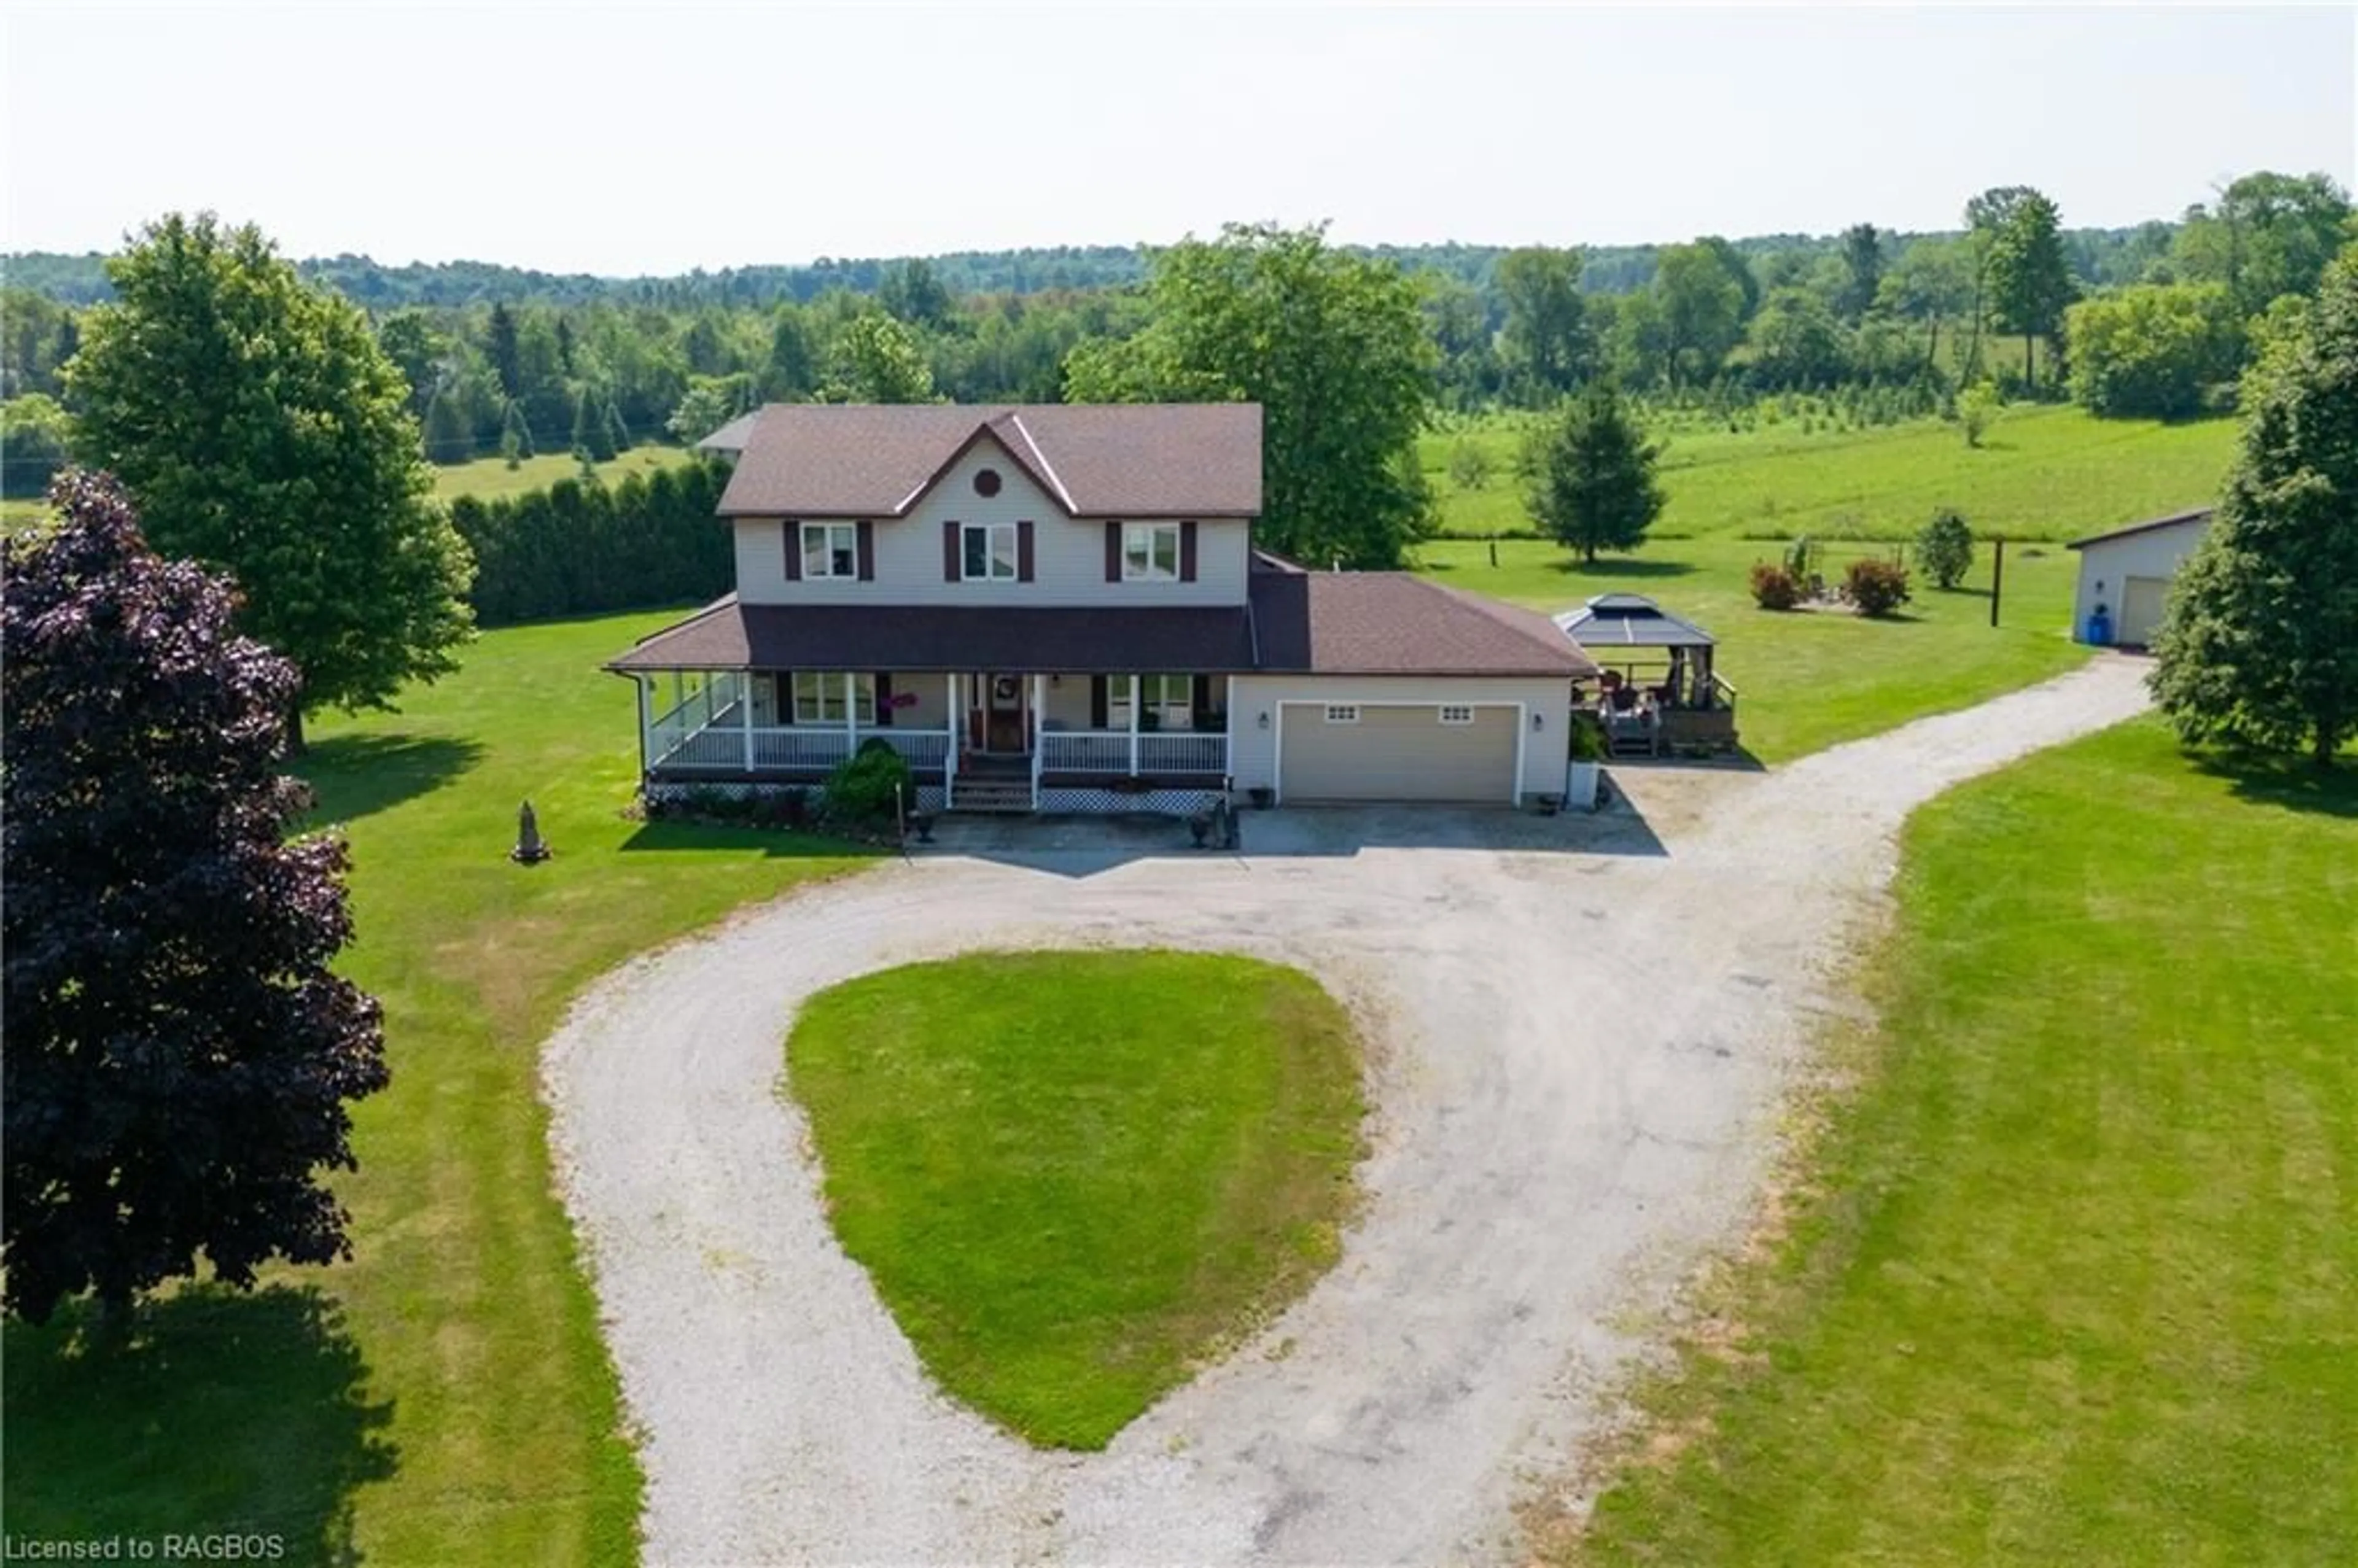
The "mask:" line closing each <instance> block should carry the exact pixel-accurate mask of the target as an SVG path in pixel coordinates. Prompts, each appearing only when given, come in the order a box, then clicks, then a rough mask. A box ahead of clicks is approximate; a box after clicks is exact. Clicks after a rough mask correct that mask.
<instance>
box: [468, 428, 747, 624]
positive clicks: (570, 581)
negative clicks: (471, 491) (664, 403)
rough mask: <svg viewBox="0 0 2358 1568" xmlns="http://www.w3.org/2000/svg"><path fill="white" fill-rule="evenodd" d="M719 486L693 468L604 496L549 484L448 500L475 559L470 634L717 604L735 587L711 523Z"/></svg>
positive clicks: (713, 467) (705, 469)
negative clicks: (478, 628) (486, 498)
mask: <svg viewBox="0 0 2358 1568" xmlns="http://www.w3.org/2000/svg"><path fill="white" fill-rule="evenodd" d="M728 477H729V474H728V470H727V469H725V468H723V467H722V466H721V465H719V464H718V463H708V462H693V463H686V464H682V465H681V466H679V467H676V468H665V469H657V470H654V472H653V473H649V474H636V473H633V474H629V475H626V476H625V477H624V478H623V479H622V481H621V482H619V483H617V484H613V485H608V484H605V483H603V482H602V481H596V480H591V481H581V480H574V479H561V480H558V481H557V482H556V483H555V484H552V485H550V486H549V487H548V488H547V489H546V490H535V491H528V492H525V493H524V494H522V495H515V496H501V497H498V498H497V499H494V500H491V501H484V500H481V499H479V498H478V497H475V496H471V495H463V496H460V497H459V498H458V499H457V500H455V501H453V502H452V503H450V521H451V523H452V524H454V525H455V526H456V527H457V528H458V530H459V532H460V535H462V536H463V537H464V538H465V539H466V541H467V545H468V547H469V548H471V549H472V550H473V551H474V552H475V587H474V591H473V593H472V594H471V595H470V597H471V600H473V603H474V606H475V622H476V624H477V625H480V626H512V625H514V624H515V623H516V622H523V621H546V620H550V619H553V618H555V617H558V616H566V615H595V614H603V613H605V612H607V611H616V610H648V609H654V608H657V607H660V606H663V605H666V604H678V603H682V602H684V601H695V602H698V603H701V602H704V601H706V600H713V599H718V598H719V597H720V596H721V595H722V594H724V593H726V592H728V591H729V589H730V588H731V587H732V586H734V579H735V577H736V551H735V546H734V545H733V543H732V540H731V537H730V530H729V527H728V525H727V524H724V523H722V522H721V521H720V519H719V518H718V517H717V516H715V515H714V514H713V508H714V507H715V506H717V505H718V504H719V501H720V492H721V488H722V486H723V485H725V484H726V483H727V482H728Z"/></svg>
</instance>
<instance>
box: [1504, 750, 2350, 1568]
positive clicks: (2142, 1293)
mask: <svg viewBox="0 0 2358 1568" xmlns="http://www.w3.org/2000/svg"><path fill="white" fill-rule="evenodd" d="M1905 850H1906V854H1905V861H1904V870H1903V872H1902V874H1901V878H1900V882H1899V890H1898V891H1899V919H1898V929H1897V932H1896V934H1895V935H1894V936H1893V937H1892V938H1891V939H1890V941H1889V943H1888V945H1887V946H1885V947H1884V948H1883V949H1882V950H1881V952H1880V954H1879V956H1878V957H1877V958H1875V959H1874V960H1873V962H1872V963H1871V964H1870V966H1869V968H1868V977H1869V982H1868V983H1869V990H1870V994H1871V995H1872V996H1873V997H1874V998H1875V1000H1877V1003H1878V1004H1879V1008H1880V1011H1881V1015H1882V1020H1883V1022H1882V1026H1881V1030H1880V1033H1878V1034H1877V1035H1876V1036H1875V1037H1874V1038H1873V1039H1872V1040H1870V1041H1866V1042H1860V1043H1855V1045H1854V1048H1853V1049H1852V1051H1851V1052H1850V1053H1849V1060H1848V1061H1847V1062H1846V1064H1845V1065H1848V1066H1850V1067H1852V1068H1854V1069H1855V1071H1856V1072H1857V1073H1858V1074H1859V1075H1860V1076H1862V1077H1863V1080H1864V1087H1861V1088H1860V1089H1858V1090H1857V1091H1856V1092H1855V1095H1854V1097H1853V1098H1850V1099H1849V1100H1848V1101H1847V1102H1842V1103H1837V1104H1835V1105H1834V1106H1833V1108H1831V1111H1830V1116H1831V1121H1830V1124H1829V1127H1828V1129H1827V1130H1825V1131H1824V1132H1823V1135H1822V1136H1821V1138H1820V1140H1819V1143H1818V1148H1817V1151H1816V1153H1815V1156H1814V1158H1812V1159H1809V1160H1807V1161H1806V1162H1805V1163H1806V1166H1807V1170H1806V1175H1805V1178H1804V1181H1803V1184H1802V1185H1801V1187H1800V1188H1799V1190H1798V1193H1797V1195H1796V1203H1795V1207H1794V1209H1793V1213H1794V1214H1795V1216H1796V1218H1795V1222H1794V1223H1793V1224H1792V1226H1791V1227H1790V1232H1789V1233H1788V1234H1787V1235H1786V1237H1785V1238H1784V1239H1783V1241H1782V1243H1781V1244H1780V1246H1779V1247H1778V1248H1777V1249H1773V1251H1772V1255H1771V1256H1770V1258H1769V1259H1768V1261H1766V1262H1764V1263H1759V1264H1756V1265H1754V1266H1752V1268H1751V1269H1750V1270H1749V1271H1738V1272H1737V1274H1736V1276H1735V1277H1734V1278H1733V1280H1732V1281H1725V1282H1724V1283H1723V1287H1722V1288H1721V1289H1720V1290H1719V1291H1717V1292H1714V1296H1713V1299H1711V1301H1710V1302H1709V1303H1708V1304H1709V1305H1711V1306H1712V1307H1714V1309H1715V1310H1716V1311H1717V1313H1718V1314H1720V1317H1719V1322H1720V1323H1721V1324H1722V1325H1724V1326H1723V1330H1722V1332H1721V1333H1718V1334H1716V1335H1713V1336H1709V1337H1710V1338H1711V1339H1712V1340H1713V1341H1714V1349H1712V1350H1710V1351H1704V1350H1700V1349H1698V1350H1694V1351H1692V1352H1691V1353H1690V1354H1688V1355H1687V1356H1686V1357H1685V1362H1686V1366H1687V1369H1688V1376H1687V1377H1686V1378H1685V1379H1683V1380H1682V1381H1679V1382H1674V1383H1668V1384H1664V1385H1661V1386H1659V1387H1657V1388H1655V1389H1654V1390H1651V1391H1650V1393H1649V1394H1648V1395H1647V1396H1646V1400H1647V1402H1648V1403H1649V1404H1650V1407H1651V1410H1652V1413H1653V1414H1654V1415H1655V1417H1656V1418H1657V1420H1656V1422H1655V1424H1654V1426H1653V1429H1652V1430H1653V1432H1654V1433H1656V1434H1657V1435H1656V1436H1655V1438H1654V1439H1653V1441H1652V1443H1651V1444H1650V1446H1648V1447H1646V1449H1645V1453H1644V1455H1643V1456H1642V1457H1639V1458H1637V1459H1635V1460H1634V1461H1633V1462H1631V1463H1629V1464H1628V1465H1626V1466H1625V1467H1624V1468H1623V1469H1622V1470H1621V1471H1620V1473H1619V1475H1618V1477H1617V1480H1616V1482H1615V1484H1614V1485H1612V1486H1611V1487H1610V1488H1609V1489H1608V1490H1607V1491H1606V1494H1605V1495H1604V1497H1603V1498H1602V1501H1601V1503H1600V1504H1599V1506H1598V1508H1597V1510H1596V1513H1595V1519H1594V1521H1593V1524H1592V1526H1591V1529H1590V1531H1589V1535H1588V1538H1587V1540H1586V1541H1585V1544H1574V1543H1572V1542H1569V1541H1563V1540H1559V1541H1556V1542H1554V1543H1553V1544H1552V1548H1551V1554H1552V1555H1553V1556H1554V1557H1555V1558H1556V1559H1557V1560H1559V1561H1579V1562H1583V1563H1725V1564H1734V1563H1891V1564H1905V1565H1908V1568H1916V1565H1919V1564H1935V1563H2171V1564H2203V1563H2216V1564H2221V1565H2223V1568H2225V1565H2240V1564H2246V1563H2267V1564H2271V1565H2277V1564H2310V1563H2314V1564H2320V1565H2326V1564H2337V1565H2338V1564H2345V1563H2353V1562H2358V1311H2353V1303H2358V1050H2353V1042H2358V769H2353V767H2351V766H2350V764H2349V762H2345V763H2344V765H2343V768H2342V771H2341V773H2340V776H2339V777H2338V778H2335V779H2333V780H2332V781H2331V782H2330V783H2328V782H2325V781H2323V780H2322V779H2321V778H2320V776H2319V775H2315V774H2313V773H2281V774H2277V773H2255V774H2246V775H2243V776H2241V777H2238V776H2236V775H2234V774H2229V773H2213V772H2210V771H2206V770H2205V769H2204V768H2203V767H2201V766H2199V765H2197V764H2194V763H2191V762H2188V761H2186V760H2184V759H2182V758H2181V757H2180V755H2179V753H2178V752H2177V751H2176V750H2175V748H2174V747H2173V746H2172V744H2171V742H2170V741H2169V737H2168V736H2167V734H2166V732H2165V731H2164V730H2163V729H2162V728H2161V726H2160V725H2159V724H2158V722H2150V721H2147V722H2140V723H2136V724H2133V725H2129V726H2126V727H2124V728H2122V729H2119V730H2113V731H2111V732H2108V733H2106V734H2104V735H2101V736H2098V737H2095V738H2093V739H2092V740H2090V741H2084V742H2082V743H2080V744H2078V745H2075V746H2072V747H2070V748H2068V749H2065V750H2062V751H2060V752H2050V753H2047V754H2044V755H2042V756H2039V757H2037V758H2034V759H2032V760H2030V761H2028V762H2024V763H2021V764H2019V765H2017V766H2016V767H2014V768H2012V769H2010V770H2008V771H2006V773H2001V774H1999V775H1996V776H1995V777H1993V778H1990V779H1987V780H1985V781H1982V782H1980V783H1977V784H1971V785H1968V786H1966V787H1965V788H1963V789H1962V790H1960V791H1958V792H1956V793H1954V794H1952V795H1948V796H1945V797H1943V798H1942V800H1940V801H1938V802H1936V803H1935V804H1933V805H1932V806H1929V807H1927V808H1926V809H1925V810H1923V811H1922V812H1920V814H1919V815H1918V816H1917V817H1916V818H1915V820H1914V821H1913V822H1912V824H1911V825H1910V826H1909V830H1908V832H1907V835H1906V844H1905ZM1725 1325H1735V1326H1725Z"/></svg>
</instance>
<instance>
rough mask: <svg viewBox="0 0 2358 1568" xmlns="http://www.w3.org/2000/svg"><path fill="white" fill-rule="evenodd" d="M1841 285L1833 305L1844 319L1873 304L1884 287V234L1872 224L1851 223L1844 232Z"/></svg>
mask: <svg viewBox="0 0 2358 1568" xmlns="http://www.w3.org/2000/svg"><path fill="white" fill-rule="evenodd" d="M1842 260H1843V274H1844V276H1843V286H1842V292H1841V293H1840V295H1839V296H1838V297H1836V298H1835V300H1834V308H1835V310H1836V311H1837V312H1838V313H1839V314H1840V315H1841V317H1842V319H1844V320H1845V321H1851V322H1856V321H1857V320H1858V319H1859V318H1860V317H1862V316H1865V315H1866V313H1867V311H1868V310H1870V309H1872V308H1874V306H1875V298H1876V294H1877V291H1878V290H1879V289H1880V288H1881V287H1883V261H1884V257H1883V236H1882V235H1880V234H1878V233H1877V232H1876V229H1875V225H1874V224H1872V223H1854V224H1852V225H1851V226H1850V227H1849V228H1847V229H1844V231H1843V236H1842Z"/></svg>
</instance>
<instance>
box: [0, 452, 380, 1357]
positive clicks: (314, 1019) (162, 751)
mask: <svg viewBox="0 0 2358 1568" xmlns="http://www.w3.org/2000/svg"><path fill="white" fill-rule="evenodd" d="M55 501H56V504H57V507H58V510H59V514H61V517H62V522H61V523H60V525H59V528H58V529H57V531H56V532H55V533H53V534H51V535H48V536H47V537H45V538H27V537H22V536H19V537H12V538H9V539H7V540H6V541H5V543H0V568H5V576H6V578H7V582H8V592H7V595H6V597H5V600H0V695H5V701H0V723H4V724H5V741H0V746H5V752H6V753H7V758H8V765H7V767H6V768H5V770H0V796H5V799H0V816H5V822H6V827H5V838H0V843H5V851H4V852H0V854H4V855H5V863H0V881H5V883H6V885H7V889H8V896H7V899H6V902H5V905H0V925H5V931H0V940H5V945H6V947H7V952H8V963H7V980H6V1003H5V1005H6V1010H7V1019H8V1033H7V1076H6V1081H5V1088H6V1097H5V1136H4V1137H0V1148H5V1213H6V1217H5V1273H6V1280H7V1283H6V1304H7V1307H8V1309H9V1310H10V1311H12V1312H15V1313H17V1314H21V1315H22V1316H24V1317H26V1318H28V1319H30V1320H31V1321H33V1322H35V1323H39V1322H43V1321H46V1320H47V1319H48V1317H49V1314H51V1312H53V1311H54V1310H55V1309H56V1307H57V1305H58V1303H59V1302H60V1301H62V1300H64V1299H65V1298H67V1297H70V1296H74V1295H78V1294H81V1293H82V1292H92V1293H93V1294H95V1295H96V1297H97V1298H98V1301H99V1303H100V1305H101V1308H102V1310H103V1312H104V1314H106V1316H107V1318H108V1319H110V1320H112V1321H113V1322H114V1324H115V1325H117V1326H119V1325H120V1323H121V1320H122V1318H123V1316H124V1313H125V1312H126V1311H127V1309H128V1308H129V1306H130V1304H131V1303H132V1302H133V1301H134V1300H135V1298H136V1297H137V1296H138V1295H140V1294H141V1293H143V1292H146V1291H149V1290H152V1289H153V1288H155V1287H156V1286H157V1285H158V1284H160V1283H162V1282H163V1281H167V1280H169V1279H174V1278H189V1277H193V1276H194V1275H195V1274H196V1272H197V1269H198V1259H199V1256H200V1254H201V1255H202V1257H203V1259H204V1260H205V1261H206V1262H207V1263H209V1264H210V1265H211V1273H212V1276H213V1278H215V1279H217V1280H220V1281H223V1282H226V1283H228V1284H231V1285H234V1286H237V1287H239V1288H241V1289H246V1288H251V1287H252V1285H253V1284H254V1273H255V1271H256V1270H257V1269H258V1268H260V1267H261V1266H262V1265H263V1264H264V1263H265V1262H266V1261H268V1260H271V1259H274V1258H284V1259H286V1260H289V1261H292V1262H298V1263H325V1262H328V1261H330V1260H333V1259H336V1258H339V1257H349V1256H351V1252H352V1249H351V1246H350V1244H349V1243H348V1242H347V1241H346V1239H345V1236H344V1227H345V1223H346V1216H345V1214H344V1211H343V1210H342V1208H341V1206H339V1205H338V1204H337V1202H336V1200H335V1196H334V1195H333V1194H332V1193H330V1192H329V1191H328V1190H327V1189H326V1188H325V1187H324V1186H322V1185H320V1184H319V1180H318V1177H319V1173H320V1172H321V1171H323V1170H339V1169H341V1170H350V1169H352V1166H353V1159H352V1136H351V1135H352V1118H351V1116H350V1114H349V1112H348V1111H347V1109H346V1105H347V1102H349V1101H351V1100H353V1099H357V1098H361V1097H362V1096H364V1095H368V1094H373V1093H374V1092H375V1091H376V1090H378V1089H380V1088H383V1087H384V1084H385V1081H386V1073H385V1065H384V1031H383V1027H382V1025H381V1022H380V1020H379V1013H378V1009H377V1004H376V1003H375V1002H374V1001H373V1000H370V999H369V998H368V997H367V996H365V995H363V994H362V992H361V991H360V990H359V989H357V988H355V987H354V986H353V985H352V982H351V981H349V980H346V979H341V978H340V977H339V976H338V975H336V974H335V973H334V970H333V968H332V964H333V960H334V959H335V957H336V955H337V953H338V952H339V950H341V948H342V947H343V946H344V945H345V944H346V943H347V942H349V941H350V940H351V939H352V916H351V913H350V911H349V909H348V907H347V905H346V902H345V894H344V888H343V884H342V880H341V879H342V876H343V873H344V871H345V870H346V865H347V861H346V856H345V851H344V847H343V845H342V844H341V842H339V841H337V840H334V839H331V838H300V837H296V833H297V827H298V825H299V824H300V822H301V820H302V817H303V815H304V812H305V810H306V808H307V806H308V803H309V792H308V790H306V789H305V788H304V787H303V786H302V785H301V784H298V783H297V781H295V780H293V779H290V778H285V777H282V776H280V774H279V772H278V762H279V758H280V757H281V755H282V754H283V751H284V747H285V741H286V732H285V729H284V724H285V716H286V714H287V712H288V711H289V710H290V709H291V708H292V707H293V705H294V701H295V695H296V689H297V684H298V680H299V677H298V676H297V673H296V670H295V666H294V665H291V664H289V663H288V662H287V660H285V659H283V658H280V657H279V656H278V655H276V654H273V653H272V652H270V650H268V649H267V648H265V647H263V646H262V645H261V644H260V643H255V642H254V641H252V640H251V639H249V638H246V637H243V636H240V635H238V634H237V633H235V631H234V630H233V619H234V611H235V607H236V600H237V595H236V590H235V589H234V588H233V586H232V585H231V584H230V582H229V581H228V580H227V579H224V578H221V577H216V576H212V575H211V574H209V573H207V572H205V571H203V570H201V569H200V568H198V567H196V566H195V565H193V564H191V563H189V562H185V561H166V560H163V559H160V558H159V557H157V556H156V555H155V553H154V552H152V551H151V550H149V549H148V548H147V546H146V542H145V541H144V540H143V539H142V538H141V537H140V535H139V530H138V526H137V524H136V522H135V519H134V517H133V514H132V512H131V508H130V506H129V505H128V503H126V502H125V500H124V496H123V494H122V492H120V491H119V490H118V489H116V488H115V487H114V485H113V484H111V483H110V482H108V481H103V480H100V479H96V478H92V477H91V476H88V475H81V474H70V475H69V476H67V477H66V478H65V479H63V480H61V481H59V487H58V489H57V491H56V492H55Z"/></svg>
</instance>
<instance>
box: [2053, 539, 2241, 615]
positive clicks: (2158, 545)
mask: <svg viewBox="0 0 2358 1568" xmlns="http://www.w3.org/2000/svg"><path fill="white" fill-rule="evenodd" d="M2207 525H2208V524H2206V523H2204V522H2202V521H2199V520H2198V521H2191V522H2186V523H2180V524H2173V525H2172V526H2170V527H2168V528H2156V529H2153V530H2151V531H2150V532H2148V533H2144V534H2131V535H2129V536H2128V537H2127V538H2125V539H2106V540H2104V541H2103V542H2102V543H2100V544H2094V545H2090V546H2088V547H2087V548H2086V549H2084V550H2082V551H2081V552H2080V586H2079V592H2078V593H2077V595H2076V596H2075V597H2074V599H2073V600H2072V606H2071V636H2072V639H2073V640H2074V641H2079V640H2082V639H2084V638H2085V637H2086V636H2087V635H2088V617H2089V616H2090V615H2092V614H2093V613H2095V609H2096V606H2097V605H2098V604H2102V605H2104V608H2105V609H2106V610H2107V611H2111V613H2112V618H2113V625H2114V626H2115V628H2116V629H2117V628H2118V627H2119V625H2120V623H2121V609H2122V603H2123V600H2122V593H2123V586H2122V585H2123V584H2124V583H2125V582H2126V581H2127V579H2130V578H2133V577H2147V578H2161V579H2170V578H2174V577H2176V576H2177V575H2178V567H2179V563H2180V562H2181V561H2183V560H2185V558H2186V557H2188V556H2190V555H2191V554H2193V552H2194V546H2196V545H2199V544H2201V542H2202V530H2203V529H2204V527H2206V526H2207ZM2118 634H2119V633H2118V632H2117V630H2116V631H2115V636H2117V635H2118Z"/></svg>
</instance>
